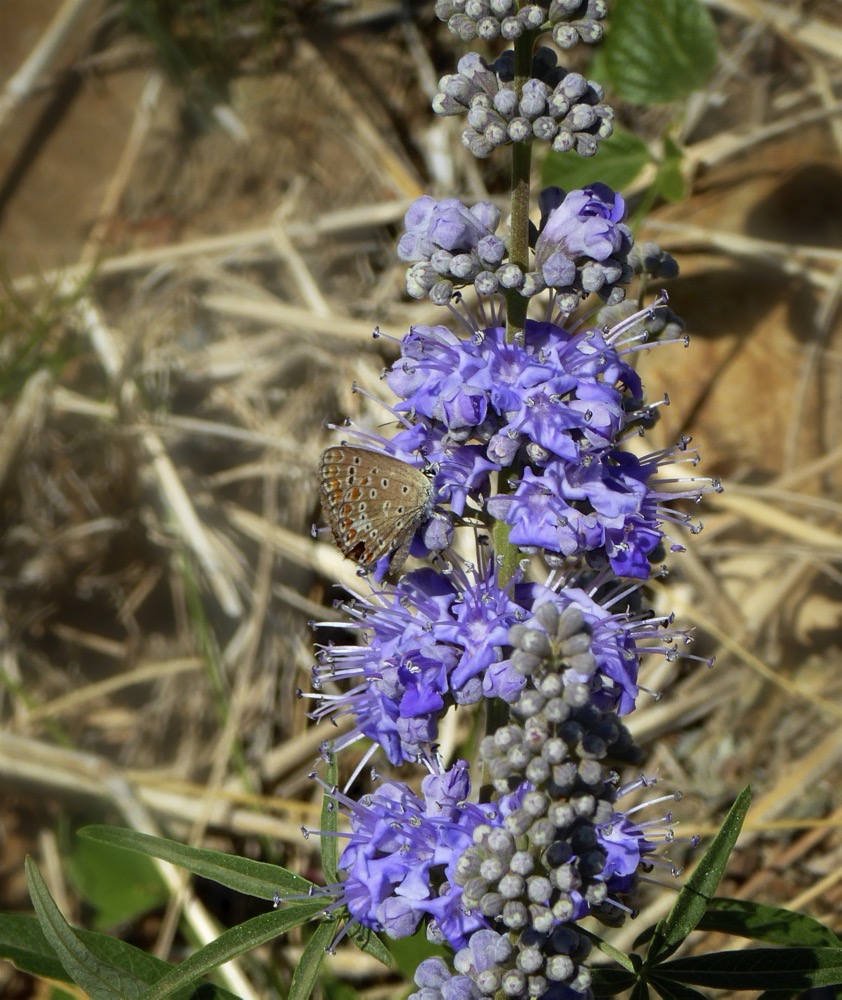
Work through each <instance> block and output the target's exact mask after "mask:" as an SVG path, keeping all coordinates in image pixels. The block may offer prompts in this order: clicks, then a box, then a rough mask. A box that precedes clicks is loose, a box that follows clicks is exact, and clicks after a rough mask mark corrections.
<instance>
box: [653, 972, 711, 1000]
mask: <svg viewBox="0 0 842 1000" xmlns="http://www.w3.org/2000/svg"><path fill="white" fill-rule="evenodd" d="M649 985H650V986H651V987H652V989H653V990H654V991H655V992H656V993H657V994H658V996H660V997H663V998H664V1000H707V997H706V996H705V995H704V993H699V991H698V990H694V989H693V987H692V986H687V985H686V984H685V983H673V982H670V981H669V980H665V979H662V978H661V977H659V976H656V975H654V974H650V976H649Z"/></svg>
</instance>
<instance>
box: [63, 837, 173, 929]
mask: <svg viewBox="0 0 842 1000" xmlns="http://www.w3.org/2000/svg"><path fill="white" fill-rule="evenodd" d="M67 861H68V871H69V874H70V876H71V878H72V879H73V882H74V884H75V886H76V888H77V889H78V891H79V893H80V895H81V896H82V898H83V899H84V900H85V901H86V902H87V903H89V904H90V905H91V906H92V907H93V909H94V911H95V912H96V918H95V920H94V924H93V926H94V929H95V930H105V929H106V928H108V927H115V926H116V925H117V924H121V923H124V922H126V921H129V920H133V919H134V918H135V917H139V916H141V915H142V914H144V913H148V912H149V911H150V910H153V909H155V908H156V907H158V906H162V905H163V904H165V903H166V901H167V889H166V886H165V884H164V880H163V879H162V878H161V876H160V874H159V873H158V869H157V868H156V867H155V865H154V864H153V862H152V861H151V860H150V859H149V858H146V857H142V856H140V855H135V856H132V855H129V856H127V855H126V852H125V851H122V850H118V849H117V848H114V847H111V846H110V845H108V844H95V843H94V842H93V841H88V840H78V841H76V842H75V844H74V848H73V851H72V853H71V854H70V855H69V857H68V859H67Z"/></svg>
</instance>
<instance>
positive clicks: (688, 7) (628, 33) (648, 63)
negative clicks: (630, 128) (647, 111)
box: [594, 0, 718, 104]
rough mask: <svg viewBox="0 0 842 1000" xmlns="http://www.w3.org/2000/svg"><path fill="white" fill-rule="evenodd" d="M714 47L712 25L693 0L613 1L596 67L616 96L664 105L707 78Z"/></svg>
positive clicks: (638, 101)
mask: <svg viewBox="0 0 842 1000" xmlns="http://www.w3.org/2000/svg"><path fill="white" fill-rule="evenodd" d="M717 47H718V43H717V37H716V29H715V27H714V24H713V20H712V19H711V16H710V14H709V13H708V11H707V10H706V9H705V7H704V6H703V5H702V4H701V3H700V2H699V0H617V2H616V4H615V6H614V9H613V12H612V17H611V29H610V31H609V32H608V34H607V36H606V38H605V42H604V44H603V47H602V51H601V53H600V60H599V62H600V65H601V66H602V67H604V70H605V76H606V77H607V78H608V80H609V81H610V83H611V85H612V86H613V87H614V89H615V90H616V91H617V93H618V94H620V95H621V96H622V97H625V98H626V99H627V100H629V101H633V102H634V103H636V104H666V103H669V102H670V101H678V100H681V99H682V98H685V97H687V96H688V95H690V94H692V93H693V91H694V90H698V88H699V87H702V86H703V85H704V84H705V83H706V82H707V81H708V80H709V79H710V77H711V75H712V73H713V71H714V69H715V67H716V59H717ZM594 72H595V71H594Z"/></svg>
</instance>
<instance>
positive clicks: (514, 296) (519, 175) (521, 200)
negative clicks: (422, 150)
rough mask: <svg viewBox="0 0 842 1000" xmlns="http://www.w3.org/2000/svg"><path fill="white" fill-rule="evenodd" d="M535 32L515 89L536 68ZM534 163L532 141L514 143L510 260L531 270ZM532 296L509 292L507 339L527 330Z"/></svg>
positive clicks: (520, 54) (519, 56)
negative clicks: (534, 63)
mask: <svg viewBox="0 0 842 1000" xmlns="http://www.w3.org/2000/svg"><path fill="white" fill-rule="evenodd" d="M535 37H536V36H535V35H534V34H533V33H530V32H526V33H525V34H523V35H521V37H520V38H518V39H517V40H516V41H515V79H514V84H515V89H516V90H517V92H518V93H520V92H521V91H522V90H523V85H524V83H526V81H527V80H528V79H529V76H530V72H531V70H532V50H533V48H534V47H535ZM531 166H532V145H531V143H528V142H515V143H513V144H512V187H511V193H512V202H511V205H512V219H511V229H510V236H509V241H510V242H509V260H510V261H511V263H512V264H517V266H518V267H519V268H520V269H521V270H522V271H524V272H526V271H528V270H529V178H530V170H531ZM528 306H529V300H528V299H525V298H524V297H523V296H522V295H521V294H520V293H519V292H518V291H516V290H513V291H510V292H508V293H507V295H506V340H507V341H508V342H509V343H510V344H513V343H514V342H515V339H516V338H517V337H518V335H520V334H521V333H523V328H524V326H525V324H526V310H527V307H528Z"/></svg>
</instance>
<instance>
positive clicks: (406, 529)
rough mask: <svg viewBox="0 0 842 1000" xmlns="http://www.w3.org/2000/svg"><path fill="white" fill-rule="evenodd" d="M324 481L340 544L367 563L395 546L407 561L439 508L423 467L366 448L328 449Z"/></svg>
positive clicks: (324, 501) (324, 502) (326, 510)
mask: <svg viewBox="0 0 842 1000" xmlns="http://www.w3.org/2000/svg"><path fill="white" fill-rule="evenodd" d="M320 485H321V494H322V507H323V509H324V513H325V518H326V520H327V522H328V524H329V525H330V529H331V531H332V532H333V537H334V539H335V541H336V544H337V546H338V547H339V549H340V550H341V551H342V553H343V554H344V555H346V556H347V557H348V558H349V559H353V560H354V562H356V563H359V565H360V566H363V567H369V566H372V565H374V563H376V562H377V561H378V560H379V559H382V558H383V556H386V555H388V554H389V553H390V552H393V551H395V550H399V551H400V552H401V553H402V557H403V558H402V559H401V562H402V561H403V559H405V558H406V552H405V551H404V550H405V549H406V550H408V548H409V543H410V541H411V540H412V536H413V535H414V534H415V532H416V530H417V529H418V527H419V526H420V525H421V524H422V523H423V522H424V521H425V520H426V519H427V518H428V517H429V515H430V513H431V511H432V507H433V484H432V482H431V481H430V479H429V478H428V477H427V476H426V475H425V474H424V473H423V472H421V470H420V469H416V468H415V467H414V466H412V465H409V464H407V463H406V462H402V461H401V460H400V459H397V458H392V457H391V456H390V455H381V454H378V453H377V452H373V451H367V450H366V449H365V448H352V447H349V446H346V445H341V446H337V447H334V448H328V449H327V450H326V451H325V452H324V454H323V455H322V461H321V467H320ZM395 568H397V567H395Z"/></svg>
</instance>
